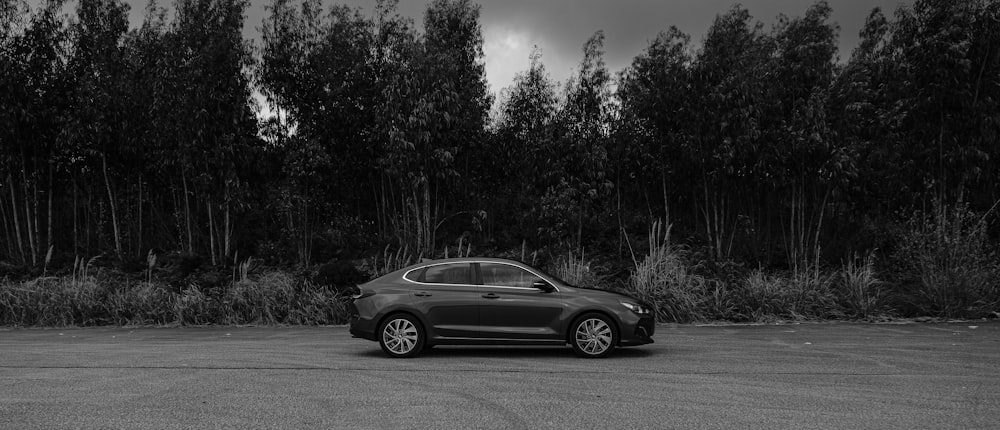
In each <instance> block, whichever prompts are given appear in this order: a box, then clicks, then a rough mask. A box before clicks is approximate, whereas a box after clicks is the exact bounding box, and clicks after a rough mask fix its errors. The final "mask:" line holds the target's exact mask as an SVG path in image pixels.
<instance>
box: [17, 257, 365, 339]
mask: <svg viewBox="0 0 1000 430" xmlns="http://www.w3.org/2000/svg"><path fill="white" fill-rule="evenodd" d="M85 273H87V265H86V264H82V265H78V269H77V270H74V273H73V274H72V275H67V276H63V277H43V278H39V279H35V280H31V281H22V282H13V281H6V280H3V281H0V325H5V326H53V327H60V326H92V325H169V324H181V325H204V324H264V325H274V324H297V325H314V324H341V323H344V322H346V321H347V316H348V315H347V306H346V302H345V301H344V297H342V296H341V295H339V294H338V292H337V291H336V290H335V289H333V288H329V287H321V286H316V285H313V284H311V283H310V282H308V281H305V280H302V279H297V278H295V277H294V276H292V275H290V274H288V273H284V272H270V273H266V274H263V275H259V276H257V275H247V276H246V277H245V278H242V279H240V280H239V281H238V282H236V283H234V284H233V285H230V286H227V287H224V288H214V289H209V290H205V289H202V288H200V287H199V286H197V285H193V284H192V285H188V286H187V287H184V288H183V289H181V290H180V291H177V290H176V289H174V288H172V287H170V286H168V285H167V284H165V283H162V282H157V281H155V280H154V281H149V280H148V278H147V276H143V278H146V279H143V280H141V281H138V282H136V281H134V280H130V279H127V278H124V277H122V276H110V275H101V274H97V275H94V274H85ZM144 275H146V274H144Z"/></svg>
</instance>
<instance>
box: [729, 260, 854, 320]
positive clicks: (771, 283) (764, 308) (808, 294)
mask: <svg viewBox="0 0 1000 430" xmlns="http://www.w3.org/2000/svg"><path fill="white" fill-rule="evenodd" d="M833 280H834V277H833V276H830V275H823V274H819V273H816V272H814V271H800V272H798V273H794V272H793V273H790V274H788V275H785V276H783V275H781V274H767V273H765V272H764V271H763V270H762V269H757V270H754V271H753V272H750V274H749V275H747V277H746V280H745V281H744V283H743V285H742V286H741V288H740V289H739V290H738V291H736V292H734V295H733V299H732V300H733V301H734V302H735V307H736V313H735V315H734V317H735V318H734V319H737V320H749V321H767V320H771V319H775V318H789V319H812V318H825V317H830V316H836V315H837V314H838V306H837V300H836V296H835V294H834V292H833V288H832V285H833Z"/></svg>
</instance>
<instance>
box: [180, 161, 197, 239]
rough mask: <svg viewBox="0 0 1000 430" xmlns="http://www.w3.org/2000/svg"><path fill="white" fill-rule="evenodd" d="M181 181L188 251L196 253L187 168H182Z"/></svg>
mask: <svg viewBox="0 0 1000 430" xmlns="http://www.w3.org/2000/svg"><path fill="white" fill-rule="evenodd" d="M181 183H182V184H183V185H184V222H185V225H186V227H187V252H188V254H194V238H193V236H192V235H191V199H190V197H189V196H188V183H187V169H186V168H182V169H181Z"/></svg>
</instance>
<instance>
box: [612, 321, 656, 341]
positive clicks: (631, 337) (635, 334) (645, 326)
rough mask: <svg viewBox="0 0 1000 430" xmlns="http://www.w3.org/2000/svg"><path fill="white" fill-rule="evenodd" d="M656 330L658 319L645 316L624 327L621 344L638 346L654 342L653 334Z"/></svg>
mask: <svg viewBox="0 0 1000 430" xmlns="http://www.w3.org/2000/svg"><path fill="white" fill-rule="evenodd" d="M655 332H656V320H654V319H653V318H652V317H643V318H639V320H638V321H637V322H636V323H635V324H629V325H628V326H626V327H623V330H622V333H621V335H622V340H621V341H620V342H619V344H620V345H621V346H638V345H646V344H649V343H653V334H654V333H655Z"/></svg>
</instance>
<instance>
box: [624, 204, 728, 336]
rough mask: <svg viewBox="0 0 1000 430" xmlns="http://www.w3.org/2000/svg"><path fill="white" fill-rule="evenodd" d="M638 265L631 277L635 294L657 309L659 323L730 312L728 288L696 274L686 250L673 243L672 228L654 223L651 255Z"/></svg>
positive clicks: (651, 233)
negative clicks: (688, 259) (685, 252)
mask: <svg viewBox="0 0 1000 430" xmlns="http://www.w3.org/2000/svg"><path fill="white" fill-rule="evenodd" d="M634 264H635V269H634V271H633V272H632V275H631V276H630V277H629V287H630V289H631V292H632V293H633V294H635V296H636V298H638V299H640V300H642V301H645V302H647V303H649V304H650V305H652V306H653V309H654V311H655V313H656V317H657V320H659V321H676V322H686V321H692V320H703V319H706V318H709V317H716V318H717V317H724V314H726V313H728V310H726V309H727V308H728V307H729V305H728V293H727V291H726V289H725V287H724V286H723V285H722V284H721V283H718V282H714V281H709V280H706V279H705V278H704V277H702V276H700V275H698V274H696V273H695V272H694V270H693V268H692V267H691V266H690V265H689V264H688V262H687V261H686V259H685V255H684V250H683V249H682V248H680V247H677V246H674V245H672V244H671V243H670V225H666V226H663V224H661V223H660V222H654V223H653V225H652V227H650V230H649V254H647V255H646V256H645V257H644V258H643V259H642V261H638V260H634Z"/></svg>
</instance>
